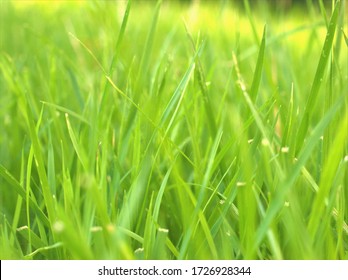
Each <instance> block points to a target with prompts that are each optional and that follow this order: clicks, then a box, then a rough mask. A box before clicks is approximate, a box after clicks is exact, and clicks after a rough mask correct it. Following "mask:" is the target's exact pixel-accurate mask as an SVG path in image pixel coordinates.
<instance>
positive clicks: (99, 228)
mask: <svg viewBox="0 0 348 280" xmlns="http://www.w3.org/2000/svg"><path fill="white" fill-rule="evenodd" d="M102 230H103V228H102V227H91V229H90V231H91V232H98V231H102Z"/></svg>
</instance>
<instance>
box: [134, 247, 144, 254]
mask: <svg viewBox="0 0 348 280" xmlns="http://www.w3.org/2000/svg"><path fill="white" fill-rule="evenodd" d="M142 252H144V248H138V249H136V250H135V251H134V253H135V254H140V253H142Z"/></svg>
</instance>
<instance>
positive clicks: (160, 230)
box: [158, 228, 169, 233]
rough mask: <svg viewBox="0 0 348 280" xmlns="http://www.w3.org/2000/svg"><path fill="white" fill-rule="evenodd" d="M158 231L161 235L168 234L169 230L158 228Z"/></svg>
mask: <svg viewBox="0 0 348 280" xmlns="http://www.w3.org/2000/svg"><path fill="white" fill-rule="evenodd" d="M158 231H159V232H163V233H168V232H169V230H168V229H166V228H159V229H158Z"/></svg>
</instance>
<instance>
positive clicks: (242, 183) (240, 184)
mask: <svg viewBox="0 0 348 280" xmlns="http://www.w3.org/2000/svg"><path fill="white" fill-rule="evenodd" d="M245 185H246V182H237V187H243V186H245Z"/></svg>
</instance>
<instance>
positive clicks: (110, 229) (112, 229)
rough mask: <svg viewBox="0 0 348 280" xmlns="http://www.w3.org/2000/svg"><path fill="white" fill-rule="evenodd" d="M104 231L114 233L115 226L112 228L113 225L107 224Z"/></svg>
mask: <svg viewBox="0 0 348 280" xmlns="http://www.w3.org/2000/svg"><path fill="white" fill-rule="evenodd" d="M106 230H107V231H108V232H114V231H115V226H114V225H113V224H108V225H107V226H106Z"/></svg>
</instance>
